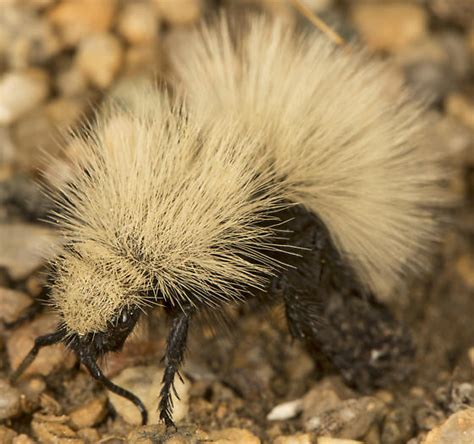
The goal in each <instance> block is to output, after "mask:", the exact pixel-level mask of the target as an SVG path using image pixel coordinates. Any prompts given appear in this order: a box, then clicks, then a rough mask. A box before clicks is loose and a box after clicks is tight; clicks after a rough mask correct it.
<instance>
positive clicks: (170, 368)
mask: <svg viewBox="0 0 474 444" xmlns="http://www.w3.org/2000/svg"><path fill="white" fill-rule="evenodd" d="M172 316H173V318H172V323H171V328H170V332H169V335H168V341H167V345H166V354H165V357H164V361H165V373H164V375H163V381H162V382H163V387H162V388H161V392H160V397H161V399H160V404H159V407H158V408H159V410H160V419H161V420H163V421H164V423H165V424H166V427H175V425H174V422H173V416H172V415H173V399H172V394H173V393H174V394H175V396H176V397H178V394H177V393H176V389H175V387H174V377H175V375H176V374H177V375H178V377H180V378H181V376H180V374H179V367H180V366H181V364H182V362H183V359H184V352H185V350H186V341H187V338H188V328H189V322H190V320H191V316H192V309H186V308H185V309H180V310H178V311H176V312H175V313H174V314H173V315H172ZM175 428H176V427H175Z"/></svg>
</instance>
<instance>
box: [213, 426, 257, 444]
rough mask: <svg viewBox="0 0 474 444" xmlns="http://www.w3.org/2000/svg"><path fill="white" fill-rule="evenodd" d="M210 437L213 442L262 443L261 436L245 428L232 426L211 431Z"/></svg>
mask: <svg viewBox="0 0 474 444" xmlns="http://www.w3.org/2000/svg"><path fill="white" fill-rule="evenodd" d="M209 439H210V441H211V442H212V443H213V444H260V442H261V441H260V438H258V437H257V436H255V435H254V434H253V433H252V432H250V431H249V430H245V429H238V428H236V427H231V428H228V429H223V430H216V431H213V432H210V433H209Z"/></svg>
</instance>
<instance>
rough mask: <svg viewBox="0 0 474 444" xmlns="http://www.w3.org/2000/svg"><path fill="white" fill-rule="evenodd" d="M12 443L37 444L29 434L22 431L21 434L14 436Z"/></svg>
mask: <svg viewBox="0 0 474 444" xmlns="http://www.w3.org/2000/svg"><path fill="white" fill-rule="evenodd" d="M12 444H36V443H35V441H33V440H32V439H31V438H30V437H29V436H27V435H25V434H24V433H22V434H21V435H18V436H15V438H13V441H12Z"/></svg>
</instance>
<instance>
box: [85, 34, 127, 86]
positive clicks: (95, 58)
mask: <svg viewBox="0 0 474 444" xmlns="http://www.w3.org/2000/svg"><path fill="white" fill-rule="evenodd" d="M122 59H123V49H122V45H121V44H120V41H119V40H118V39H117V37H115V36H114V35H112V34H106V33H103V34H93V35H91V36H89V37H87V38H85V39H83V40H82V41H81V44H80V45H79V49H78V54H77V59H76V62H77V66H78V68H79V69H80V70H81V72H82V73H83V74H84V76H85V77H86V78H87V79H88V80H89V82H91V84H92V85H93V86H95V87H97V88H100V89H105V88H107V87H108V86H110V85H111V84H112V82H113V80H114V78H115V76H116V74H117V73H118V71H119V69H120V67H121V65H122Z"/></svg>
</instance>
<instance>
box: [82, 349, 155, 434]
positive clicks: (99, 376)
mask: <svg viewBox="0 0 474 444" xmlns="http://www.w3.org/2000/svg"><path fill="white" fill-rule="evenodd" d="M81 362H82V363H83V364H84V365H85V366H86V367H87V369H88V370H89V373H90V374H91V376H92V377H93V378H94V379H96V380H97V381H99V382H101V383H102V384H104V385H105V387H106V388H107V389H108V390H110V391H111V392H113V393H115V394H116V395H118V396H121V397H122V398H125V399H128V400H129V401H131V402H133V403H134V404H135V406H136V407H137V409H138V410H139V411H140V414H141V416H142V425H146V423H147V422H148V412H147V410H146V407H145V406H144V405H143V402H142V401H140V399H139V398H138V397H137V396H135V395H134V394H133V393H131V392H129V391H128V390H125V389H124V388H122V387H119V386H118V385H115V384H114V383H113V382H112V381H110V379H107V378H106V377H105V375H104V374H103V373H102V370H101V369H100V368H99V366H98V365H97V363H96V362H95V361H94V360H93V359H92V358H91V357H89V356H81Z"/></svg>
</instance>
